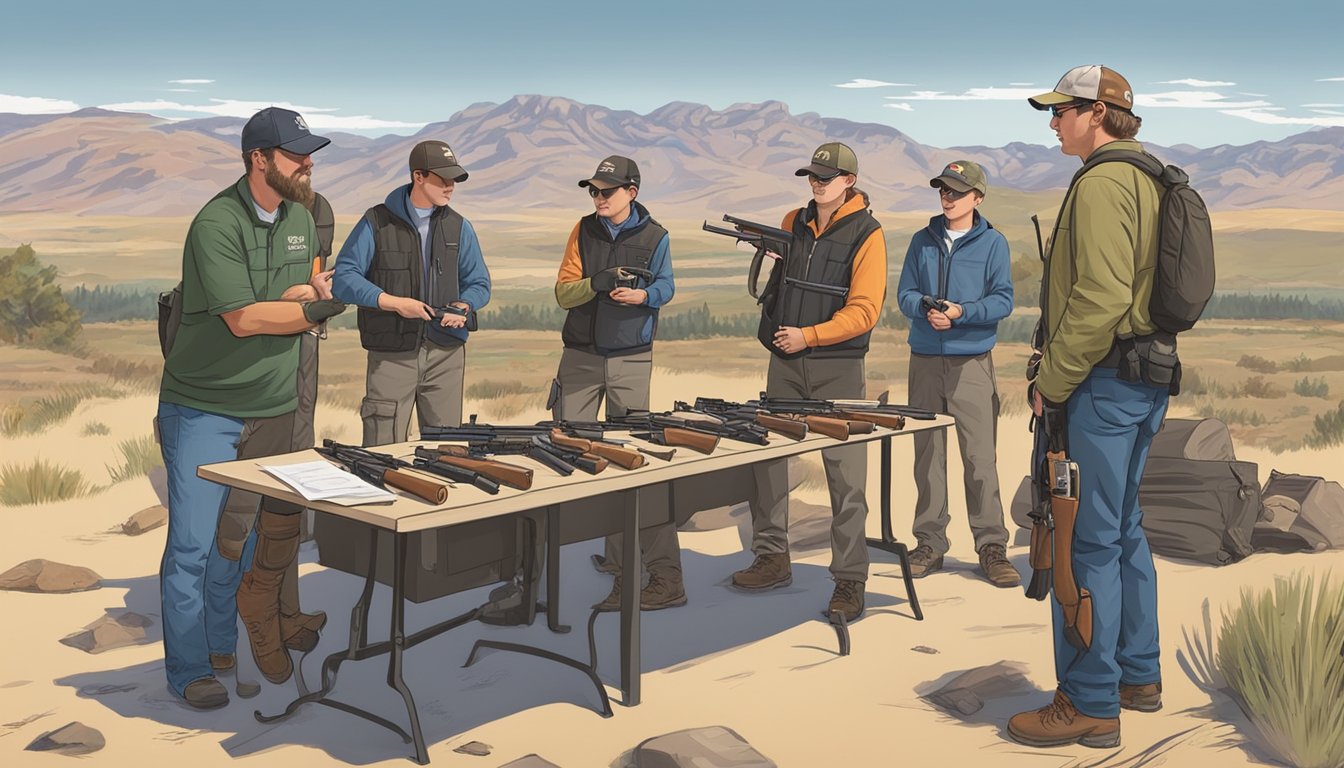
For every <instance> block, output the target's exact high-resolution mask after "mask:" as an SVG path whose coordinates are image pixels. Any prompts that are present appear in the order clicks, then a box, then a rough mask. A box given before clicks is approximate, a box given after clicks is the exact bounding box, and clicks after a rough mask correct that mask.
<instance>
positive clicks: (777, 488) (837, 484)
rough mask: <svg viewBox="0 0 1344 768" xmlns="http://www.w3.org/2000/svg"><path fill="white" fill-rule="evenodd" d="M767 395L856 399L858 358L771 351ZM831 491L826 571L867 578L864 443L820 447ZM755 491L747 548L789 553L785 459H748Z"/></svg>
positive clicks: (860, 365)
mask: <svg viewBox="0 0 1344 768" xmlns="http://www.w3.org/2000/svg"><path fill="white" fill-rule="evenodd" d="M765 391H766V394H767V395H769V396H770V397H791V398H801V397H806V398H818V399H826V400H831V399H847V400H850V399H861V398H862V397H863V395H864V377H863V359H862V358H813V357H810V356H808V357H801V358H797V359H794V360H784V359H783V358H780V357H778V356H776V355H771V356H770V369H769V372H768V373H767V374H766V384H765ZM821 462H822V465H823V466H824V467H825V469H826V484H827V486H828V487H829V488H830V493H831V515H832V518H831V575H832V576H833V577H834V578H837V579H847V580H850V581H867V580H868V544H867V542H866V540H865V535H866V534H865V531H864V524H865V522H866V521H867V517H868V499H867V494H866V487H867V483H868V447H867V445H863V444H859V445H845V446H842V447H838V448H827V449H825V450H823V451H822V452H821ZM752 471H753V472H754V474H755V475H756V492H755V494H754V495H753V497H752V499H751V500H750V504H751V532H752V538H751V551H752V552H753V553H754V554H757V555H772V554H773V555H781V554H782V555H787V554H788V553H789V464H788V460H787V459H774V460H771V461H763V462H757V463H756V464H753V465H752Z"/></svg>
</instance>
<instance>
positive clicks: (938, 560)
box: [909, 544, 943, 579]
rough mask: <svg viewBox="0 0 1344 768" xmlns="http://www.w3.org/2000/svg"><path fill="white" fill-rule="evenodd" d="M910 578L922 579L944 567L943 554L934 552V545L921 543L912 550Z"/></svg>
mask: <svg viewBox="0 0 1344 768" xmlns="http://www.w3.org/2000/svg"><path fill="white" fill-rule="evenodd" d="M909 560H910V578H912V579H922V578H924V577H925V576H928V575H929V574H930V573H933V572H934V571H941V570H942V569H943V556H942V555H935V554H933V547H930V546H929V545H928V544H920V545H919V546H918V547H915V548H914V549H913V550H911V551H910V558H909Z"/></svg>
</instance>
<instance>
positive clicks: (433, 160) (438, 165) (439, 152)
mask: <svg viewBox="0 0 1344 768" xmlns="http://www.w3.org/2000/svg"><path fill="white" fill-rule="evenodd" d="M410 166H411V170H412V171H428V172H429V173H432V174H434V175H435V176H438V177H439V178H440V179H443V180H444V181H452V182H462V181H466V180H467V169H466V168H463V167H462V166H461V165H460V164H458V162H457V156H456V155H454V154H453V148H452V147H450V146H448V144H447V143H446V142H442V141H422V142H420V143H419V144H416V145H415V146H414V147H413V148H412V149H411V161H410Z"/></svg>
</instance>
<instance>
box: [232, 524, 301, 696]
mask: <svg viewBox="0 0 1344 768" xmlns="http://www.w3.org/2000/svg"><path fill="white" fill-rule="evenodd" d="M298 552H299V516H298V515H279V514H275V513H272V512H268V511H266V510H265V509H263V510H262V512H261V516H260V517H259V518H258V520H257V548H256V552H255V553H254V555H253V558H252V568H251V570H249V571H248V572H247V573H245V574H243V581H242V583H241V584H240V585H239V586H238V615H239V616H240V617H242V619H243V626H244V627H246V628H247V639H248V642H249V643H250V644H251V646H252V658H253V659H255V660H256V662H257V668H258V669H259V670H260V671H261V675H262V677H265V678H266V679H267V680H269V681H270V682H272V683H283V682H285V681H286V680H288V679H289V676H290V675H291V674H293V672H294V665H293V664H292V663H291V662H290V659H289V650H288V649H287V648H286V647H285V642H284V636H283V634H282V633H281V630H280V582H281V580H282V579H283V578H284V575H285V569H286V568H287V567H288V566H289V562H290V561H291V560H293V559H294V557H295V556H296V555H297V554H298Z"/></svg>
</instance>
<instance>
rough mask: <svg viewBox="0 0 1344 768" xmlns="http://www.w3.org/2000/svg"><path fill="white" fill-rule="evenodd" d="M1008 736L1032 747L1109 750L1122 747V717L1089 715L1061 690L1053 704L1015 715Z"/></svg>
mask: <svg viewBox="0 0 1344 768" xmlns="http://www.w3.org/2000/svg"><path fill="white" fill-rule="evenodd" d="M1008 735H1009V736H1011V737H1012V738H1013V741H1016V742H1017V743H1019V744H1026V745H1027V746H1029V747H1058V746H1062V745H1064V744H1082V745H1083V746H1084V747H1096V748H1098V749H1105V748H1109V747H1118V746H1120V718H1118V717H1088V716H1087V715H1084V714H1083V713H1082V712H1079V711H1078V710H1077V709H1075V708H1074V706H1073V702H1072V701H1069V697H1068V696H1066V695H1064V692H1063V691H1059V690H1057V691H1055V700H1054V701H1052V702H1050V706H1048V707H1041V708H1040V709H1033V710H1031V711H1029V712H1019V713H1018V714H1016V715H1013V716H1012V718H1011V719H1009V720H1008Z"/></svg>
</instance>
